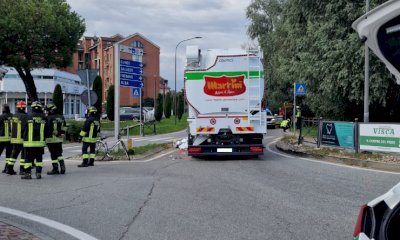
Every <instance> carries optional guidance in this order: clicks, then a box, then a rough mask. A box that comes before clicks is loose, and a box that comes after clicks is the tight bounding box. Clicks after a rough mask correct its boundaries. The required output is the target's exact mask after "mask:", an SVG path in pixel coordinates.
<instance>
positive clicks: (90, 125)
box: [78, 106, 100, 167]
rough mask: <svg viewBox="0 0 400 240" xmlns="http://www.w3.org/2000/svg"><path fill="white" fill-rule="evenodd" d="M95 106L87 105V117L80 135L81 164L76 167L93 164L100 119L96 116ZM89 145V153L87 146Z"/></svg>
mask: <svg viewBox="0 0 400 240" xmlns="http://www.w3.org/2000/svg"><path fill="white" fill-rule="evenodd" d="M96 114H97V109H96V107H93V106H92V107H89V108H88V111H87V118H86V121H85V124H84V126H83V129H82V131H81V132H80V134H79V135H80V136H81V137H82V142H83V144H82V158H83V160H82V164H80V165H78V167H88V166H94V159H95V157H96V141H97V136H98V134H99V132H100V121H99V119H98V118H97V116H96ZM89 147H90V154H89V153H88V148H89Z"/></svg>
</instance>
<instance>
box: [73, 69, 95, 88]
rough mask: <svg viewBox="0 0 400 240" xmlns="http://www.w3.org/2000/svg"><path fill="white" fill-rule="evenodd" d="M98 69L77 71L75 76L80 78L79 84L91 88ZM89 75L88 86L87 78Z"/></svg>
mask: <svg viewBox="0 0 400 240" xmlns="http://www.w3.org/2000/svg"><path fill="white" fill-rule="evenodd" d="M98 73H99V69H81V70H78V72H77V74H78V76H79V77H80V78H81V83H82V84H83V85H85V86H88V85H89V86H92V84H93V82H94V79H95V78H96V77H97V75H98ZM88 75H89V84H88V82H87V78H88Z"/></svg>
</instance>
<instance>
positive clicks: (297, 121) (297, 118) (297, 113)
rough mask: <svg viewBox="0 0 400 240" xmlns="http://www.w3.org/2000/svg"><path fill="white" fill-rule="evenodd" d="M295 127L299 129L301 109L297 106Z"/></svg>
mask: <svg viewBox="0 0 400 240" xmlns="http://www.w3.org/2000/svg"><path fill="white" fill-rule="evenodd" d="M296 127H297V129H300V128H301V109H300V107H299V106H296Z"/></svg>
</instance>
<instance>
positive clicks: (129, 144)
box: [128, 138, 133, 151]
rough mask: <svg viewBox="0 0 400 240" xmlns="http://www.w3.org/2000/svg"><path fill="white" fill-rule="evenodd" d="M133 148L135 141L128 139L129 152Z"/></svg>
mask: <svg viewBox="0 0 400 240" xmlns="http://www.w3.org/2000/svg"><path fill="white" fill-rule="evenodd" d="M132 148H133V140H132V138H128V151H129V150H131V149H132Z"/></svg>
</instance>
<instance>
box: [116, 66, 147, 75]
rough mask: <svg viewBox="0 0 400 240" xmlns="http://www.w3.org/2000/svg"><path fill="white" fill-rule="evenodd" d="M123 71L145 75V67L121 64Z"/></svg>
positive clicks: (121, 70)
mask: <svg viewBox="0 0 400 240" xmlns="http://www.w3.org/2000/svg"><path fill="white" fill-rule="evenodd" d="M119 69H120V72H121V73H128V74H137V75H143V68H134V67H128V66H120V68H119Z"/></svg>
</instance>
